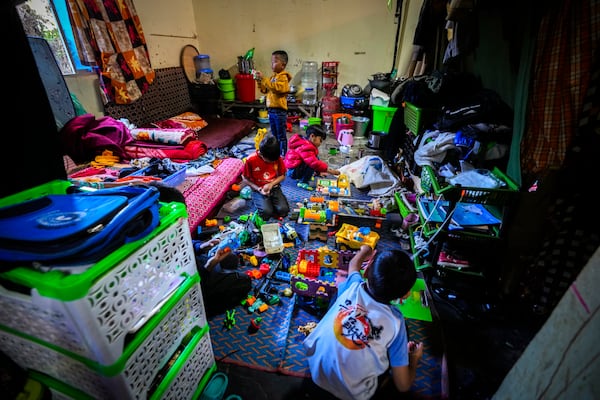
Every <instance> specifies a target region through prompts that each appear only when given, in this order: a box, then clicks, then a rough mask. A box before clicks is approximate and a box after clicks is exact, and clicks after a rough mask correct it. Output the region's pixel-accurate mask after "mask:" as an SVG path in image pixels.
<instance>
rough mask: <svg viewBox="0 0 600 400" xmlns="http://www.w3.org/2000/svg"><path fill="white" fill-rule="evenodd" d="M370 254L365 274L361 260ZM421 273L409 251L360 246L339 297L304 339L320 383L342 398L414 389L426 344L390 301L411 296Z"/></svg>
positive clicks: (312, 373)
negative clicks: (411, 337)
mask: <svg viewBox="0 0 600 400" xmlns="http://www.w3.org/2000/svg"><path fill="white" fill-rule="evenodd" d="M371 257H372V260H371V263H370V265H368V266H367V267H366V271H365V278H366V279H363V276H362V275H361V272H360V271H361V268H362V264H363V262H365V261H367V260H369V259H370V258H371ZM416 279H417V273H416V270H415V268H414V265H413V262H412V260H411V258H410V256H409V255H408V253H406V252H404V251H401V250H385V251H379V252H377V253H376V254H375V255H374V256H373V249H372V248H371V247H369V246H368V245H366V244H364V245H362V246H361V247H360V250H358V252H357V253H356V254H355V255H354V257H353V258H352V260H350V264H349V265H348V278H347V280H346V281H345V282H343V283H341V284H340V285H339V286H338V295H337V296H338V297H337V299H336V300H335V301H334V302H333V303H332V304H331V306H330V308H329V310H328V311H327V313H326V314H325V316H324V317H323V318H322V319H321V321H320V322H319V323H318V324H317V327H316V328H315V329H314V330H313V331H312V332H311V333H310V334H309V335H308V336H307V337H306V339H305V340H304V342H303V345H304V348H305V350H306V356H307V360H308V366H309V368H310V373H311V376H312V379H313V381H314V382H315V383H316V384H317V385H318V386H319V387H321V388H323V389H325V390H326V391H328V392H329V393H331V394H334V395H335V396H336V397H337V398H339V399H343V400H346V399H352V400H356V399H371V398H373V396H374V395H375V394H376V392H377V391H378V390H381V391H383V390H390V391H391V392H392V394H389V395H383V396H381V397H380V398H398V395H399V393H398V392H406V391H408V390H409V389H410V387H411V386H412V384H413V382H414V380H415V376H416V370H417V365H418V364H419V361H420V360H421V357H422V356H423V345H422V344H421V343H416V342H413V341H409V340H408V334H407V331H406V325H405V321H404V316H403V315H402V313H401V312H400V311H399V310H398V308H396V306H394V305H392V304H391V302H392V301H395V300H398V299H402V300H404V299H406V298H407V297H408V296H409V295H410V289H411V287H412V286H413V284H414V283H415V281H416ZM390 380H391V381H392V382H393V383H394V385H393V386H392V385H388V384H387V382H388V381H390ZM394 391H395V393H394ZM380 393H382V392H380ZM386 393H387V392H386Z"/></svg>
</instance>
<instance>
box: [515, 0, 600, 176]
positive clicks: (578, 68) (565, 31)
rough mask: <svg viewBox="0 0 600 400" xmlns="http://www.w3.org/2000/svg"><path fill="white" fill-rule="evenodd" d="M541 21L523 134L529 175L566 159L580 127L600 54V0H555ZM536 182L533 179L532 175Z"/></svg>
mask: <svg viewBox="0 0 600 400" xmlns="http://www.w3.org/2000/svg"><path fill="white" fill-rule="evenodd" d="M552 4H553V5H556V6H557V7H558V8H552V9H551V10H550V12H548V14H547V15H546V16H544V18H543V19H542V21H541V24H540V27H539V32H538V36H537V45H536V50H535V56H534V68H533V69H532V71H531V72H532V82H531V89H530V93H531V96H530V98H529V108H528V112H527V124H528V126H527V128H526V130H525V132H524V133H523V138H522V143H521V146H520V149H521V169H522V172H523V174H524V176H528V175H529V176H536V175H540V174H542V175H543V174H544V173H545V172H546V171H548V170H550V169H557V168H561V167H562V166H563V164H564V161H565V157H566V154H567V151H568V149H569V148H570V146H571V144H572V141H573V137H574V135H575V132H576V128H577V123H578V121H579V116H580V114H581V110H582V105H583V100H584V96H585V94H586V89H587V87H588V84H589V81H590V76H591V65H592V60H593V58H594V57H598V54H597V49H598V40H599V39H600V34H599V32H600V14H599V9H598V7H599V6H600V0H586V1H576V0H566V1H563V2H554V3H552ZM530 179H531V180H532V181H533V178H530Z"/></svg>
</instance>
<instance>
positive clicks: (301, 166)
mask: <svg viewBox="0 0 600 400" xmlns="http://www.w3.org/2000/svg"><path fill="white" fill-rule="evenodd" d="M326 136H327V134H326V133H325V130H324V129H323V128H322V127H321V126H319V125H309V126H308V128H306V137H302V136H300V135H299V134H295V135H293V136H292V137H291V138H290V141H289V144H288V152H287V153H286V154H285V160H284V161H283V162H284V163H285V167H286V168H287V169H288V170H289V173H288V175H289V176H290V177H291V178H292V179H297V180H298V187H301V188H303V189H307V190H313V187H312V186H310V180H311V179H312V177H313V176H314V175H315V173H317V174H321V173H324V172H326V173H328V174H331V175H339V174H340V171H339V170H337V169H333V168H330V167H329V165H327V163H326V162H325V161H322V160H320V159H319V146H321V143H323V142H324V141H325V138H326Z"/></svg>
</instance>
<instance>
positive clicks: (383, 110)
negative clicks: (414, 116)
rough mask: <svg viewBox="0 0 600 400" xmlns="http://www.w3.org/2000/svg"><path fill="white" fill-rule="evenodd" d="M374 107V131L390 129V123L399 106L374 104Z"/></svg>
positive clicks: (386, 131)
mask: <svg viewBox="0 0 600 400" xmlns="http://www.w3.org/2000/svg"><path fill="white" fill-rule="evenodd" d="M372 108H373V132H385V133H388V132H389V131H390V125H391V124H392V119H393V118H394V114H396V111H397V110H398V108H397V107H382V106H372Z"/></svg>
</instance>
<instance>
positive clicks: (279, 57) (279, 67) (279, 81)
mask: <svg viewBox="0 0 600 400" xmlns="http://www.w3.org/2000/svg"><path fill="white" fill-rule="evenodd" d="M287 63H288V55H287V53H286V52H285V51H283V50H276V51H274V52H273V53H272V54H271V68H272V69H273V75H271V77H270V78H267V77H265V76H263V74H262V72H260V71H255V74H254V76H255V79H256V80H257V85H258V89H259V90H260V92H261V93H263V94H266V95H267V110H268V112H269V124H270V125H271V133H272V134H273V136H275V137H276V138H277V140H278V141H279V146H280V147H279V149H280V154H281V156H284V155H285V153H286V152H287V129H286V127H287V110H288V105H287V95H288V93H289V91H290V81H291V80H292V75H290V73H289V72H287V71H286V70H285V67H286V66H287Z"/></svg>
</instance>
